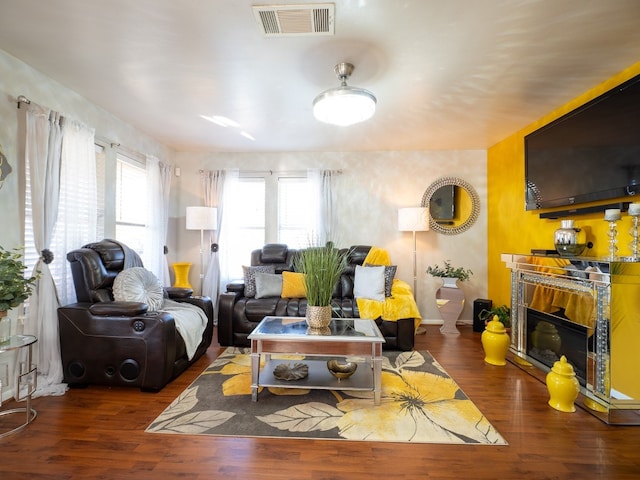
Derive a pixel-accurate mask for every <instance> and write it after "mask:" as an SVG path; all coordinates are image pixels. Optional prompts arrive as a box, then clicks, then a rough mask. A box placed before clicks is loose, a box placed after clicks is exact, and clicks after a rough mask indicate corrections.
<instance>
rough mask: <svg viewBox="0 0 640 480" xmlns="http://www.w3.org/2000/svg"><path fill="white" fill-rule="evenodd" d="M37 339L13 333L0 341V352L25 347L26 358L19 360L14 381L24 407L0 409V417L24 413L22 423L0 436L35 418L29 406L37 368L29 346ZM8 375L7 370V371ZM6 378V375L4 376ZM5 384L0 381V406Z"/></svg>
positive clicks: (22, 426)
mask: <svg viewBox="0 0 640 480" xmlns="http://www.w3.org/2000/svg"><path fill="white" fill-rule="evenodd" d="M37 341H38V339H37V338H36V337H35V336H34V335H13V336H12V337H10V338H9V340H7V341H6V342H2V343H0V353H4V352H9V351H13V350H15V351H16V352H17V351H19V350H21V349H23V348H26V351H27V358H26V361H25V362H19V372H20V373H19V374H18V378H17V381H16V391H15V394H14V397H15V400H16V401H17V402H19V401H21V400H26V401H27V403H26V406H25V407H18V408H12V409H9V410H3V411H0V417H1V416H4V415H12V414H20V413H22V414H24V415H25V419H24V423H22V424H20V425H19V426H17V427H15V428H12V429H11V430H8V431H6V432H2V433H0V438H3V437H6V436H7V435H11V434H12V433H16V432H19V431H20V430H22V429H24V428H25V427H26V426H27V425H29V424H30V423H31V422H33V420H34V419H35V418H36V415H37V412H36V411H35V410H34V409H33V408H31V395H32V394H33V392H35V390H36V386H37V377H38V375H37V369H36V366H35V365H33V364H32V363H31V358H32V352H31V348H32V346H33V344H34V343H36V342H37ZM7 377H8V372H7ZM5 378H6V377H5ZM4 387H5V385H2V384H1V383H0V406H2V389H3V388H4Z"/></svg>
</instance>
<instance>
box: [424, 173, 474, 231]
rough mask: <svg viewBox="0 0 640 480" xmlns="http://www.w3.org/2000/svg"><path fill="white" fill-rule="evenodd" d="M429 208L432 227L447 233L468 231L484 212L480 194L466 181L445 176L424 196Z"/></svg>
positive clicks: (425, 204)
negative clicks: (482, 211) (481, 210)
mask: <svg viewBox="0 0 640 480" xmlns="http://www.w3.org/2000/svg"><path fill="white" fill-rule="evenodd" d="M422 206H423V207H427V208H428V209H429V228H430V229H431V230H433V231H436V232H438V233H442V234H443V235H457V234H459V233H462V232H465V231H467V230H468V229H469V228H471V226H472V225H473V224H474V223H475V221H476V220H477V219H478V215H479V214H480V197H479V196H478V192H476V190H475V188H473V186H472V185H471V184H470V183H469V182H466V181H465V180H462V179H460V178H456V177H443V178H440V179H438V180H436V181H435V182H433V183H432V184H431V185H430V186H429V188H427V190H425V192H424V195H423V196H422Z"/></svg>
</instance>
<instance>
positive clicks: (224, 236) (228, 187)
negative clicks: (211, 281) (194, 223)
mask: <svg viewBox="0 0 640 480" xmlns="http://www.w3.org/2000/svg"><path fill="white" fill-rule="evenodd" d="M239 176H240V172H239V170H236V169H233V170H225V174H224V186H223V191H222V192H221V194H222V201H221V202H220V203H218V225H219V230H218V244H219V245H220V248H219V250H218V255H217V257H218V261H219V263H220V280H219V282H220V283H219V290H220V291H221V292H223V291H225V290H226V288H227V284H228V283H229V282H231V281H233V280H237V277H234V276H233V274H232V273H231V272H232V271H233V269H234V268H238V265H231V263H232V262H233V259H232V256H230V255H229V254H230V253H231V251H230V248H229V245H231V244H232V242H233V236H232V233H231V232H233V230H234V228H233V223H234V222H233V215H225V214H224V211H225V210H226V209H225V203H226V202H227V201H228V200H227V199H228V193H229V192H232V191H234V190H235V188H234V186H235V185H236V184H237V183H238V178H239Z"/></svg>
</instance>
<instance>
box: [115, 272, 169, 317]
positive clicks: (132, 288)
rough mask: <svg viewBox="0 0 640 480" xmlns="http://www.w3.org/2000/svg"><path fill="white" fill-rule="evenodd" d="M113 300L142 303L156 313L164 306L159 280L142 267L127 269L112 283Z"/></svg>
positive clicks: (162, 290) (162, 291)
mask: <svg viewBox="0 0 640 480" xmlns="http://www.w3.org/2000/svg"><path fill="white" fill-rule="evenodd" d="M113 298H114V300H116V301H119V302H142V303H146V304H147V305H148V306H149V310H150V311H152V312H157V311H158V310H160V309H161V308H162V306H163V305H164V289H163V288H162V284H161V283H160V280H158V278H157V277H156V276H155V275H154V274H153V273H152V272H150V271H149V270H147V269H145V268H143V267H133V268H127V269H125V270H123V271H121V272H120V273H119V274H118V276H117V277H116V278H115V279H114V281H113Z"/></svg>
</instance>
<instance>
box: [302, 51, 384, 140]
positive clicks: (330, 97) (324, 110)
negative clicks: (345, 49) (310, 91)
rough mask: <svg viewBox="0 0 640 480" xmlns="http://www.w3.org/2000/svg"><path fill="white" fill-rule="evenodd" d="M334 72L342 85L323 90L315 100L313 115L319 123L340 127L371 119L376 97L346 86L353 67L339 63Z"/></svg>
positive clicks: (365, 91)
mask: <svg viewBox="0 0 640 480" xmlns="http://www.w3.org/2000/svg"><path fill="white" fill-rule="evenodd" d="M334 71H335V72H336V76H337V77H338V80H340V82H342V84H341V85H340V86H339V87H336V88H330V89H329V90H325V91H324V92H322V93H321V94H320V95H318V96H317V97H316V98H315V100H314V101H313V115H314V116H315V117H316V118H317V119H318V120H320V121H321V122H324V123H330V124H332V125H339V126H341V127H345V126H347V125H353V124H354V123H359V122H364V121H365V120H368V119H369V118H371V117H372V116H373V114H374V113H375V111H376V97H375V96H374V95H373V93H371V92H370V91H368V90H365V89H364V88H357V87H350V86H348V85H347V78H349V77H350V76H351V73H352V72H353V65H352V64H350V63H339V64H338V65H336V67H335V69H334Z"/></svg>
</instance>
